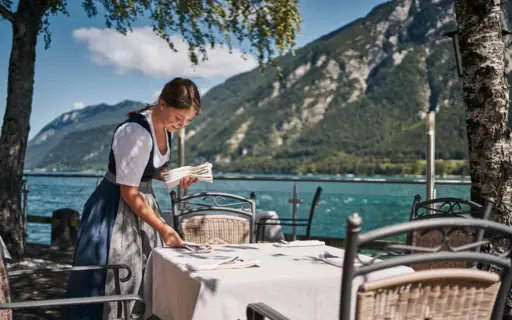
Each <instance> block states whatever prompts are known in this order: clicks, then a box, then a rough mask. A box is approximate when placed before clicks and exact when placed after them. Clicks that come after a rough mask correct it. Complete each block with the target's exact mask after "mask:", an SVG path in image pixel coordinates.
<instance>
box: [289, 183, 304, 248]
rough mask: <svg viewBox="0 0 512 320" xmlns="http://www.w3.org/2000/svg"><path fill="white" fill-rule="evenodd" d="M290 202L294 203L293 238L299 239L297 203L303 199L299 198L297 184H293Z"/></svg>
mask: <svg viewBox="0 0 512 320" xmlns="http://www.w3.org/2000/svg"><path fill="white" fill-rule="evenodd" d="M288 203H291V204H292V219H293V220H292V228H293V229H292V240H293V241H295V240H297V230H296V225H295V221H296V220H297V205H298V204H300V203H302V200H300V199H299V198H297V184H296V183H294V184H293V196H292V198H291V199H290V200H288Z"/></svg>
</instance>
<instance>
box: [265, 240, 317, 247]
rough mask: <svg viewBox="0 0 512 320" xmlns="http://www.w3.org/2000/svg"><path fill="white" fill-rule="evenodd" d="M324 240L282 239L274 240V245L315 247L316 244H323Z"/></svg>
mask: <svg viewBox="0 0 512 320" xmlns="http://www.w3.org/2000/svg"><path fill="white" fill-rule="evenodd" d="M324 245H325V242H323V241H319V240H296V241H291V242H288V241H284V240H281V241H280V242H275V243H274V247H286V248H290V247H316V246H324Z"/></svg>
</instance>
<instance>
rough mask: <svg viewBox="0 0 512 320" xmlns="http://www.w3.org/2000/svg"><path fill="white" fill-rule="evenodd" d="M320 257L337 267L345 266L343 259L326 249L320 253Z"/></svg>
mask: <svg viewBox="0 0 512 320" xmlns="http://www.w3.org/2000/svg"><path fill="white" fill-rule="evenodd" d="M318 258H319V259H320V260H322V261H323V262H325V263H328V264H330V265H333V266H335V267H339V268H343V259H342V258H341V257H338V256H336V255H333V254H330V253H329V252H328V251H324V253H321V254H319V255H318Z"/></svg>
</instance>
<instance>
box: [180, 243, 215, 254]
mask: <svg viewBox="0 0 512 320" xmlns="http://www.w3.org/2000/svg"><path fill="white" fill-rule="evenodd" d="M182 248H183V249H185V250H187V251H190V252H194V253H210V252H212V251H213V248H212V247H211V246H209V245H206V244H197V243H193V242H184V243H183V246H182Z"/></svg>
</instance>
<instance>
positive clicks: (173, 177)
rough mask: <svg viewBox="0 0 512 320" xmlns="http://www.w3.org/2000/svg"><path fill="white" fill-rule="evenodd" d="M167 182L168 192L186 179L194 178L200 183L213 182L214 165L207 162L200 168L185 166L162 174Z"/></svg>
mask: <svg viewBox="0 0 512 320" xmlns="http://www.w3.org/2000/svg"><path fill="white" fill-rule="evenodd" d="M162 176H163V178H164V180H165V184H166V186H167V190H170V189H172V188H174V187H176V186H177V185H178V184H180V180H181V179H182V178H184V177H194V178H197V179H198V180H199V181H206V182H212V181H213V174H212V164H211V163H209V162H205V163H203V164H201V165H199V166H195V167H193V166H184V167H179V168H176V169H172V170H169V171H165V172H163V173H162Z"/></svg>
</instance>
